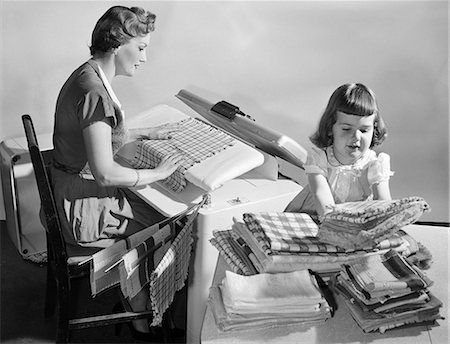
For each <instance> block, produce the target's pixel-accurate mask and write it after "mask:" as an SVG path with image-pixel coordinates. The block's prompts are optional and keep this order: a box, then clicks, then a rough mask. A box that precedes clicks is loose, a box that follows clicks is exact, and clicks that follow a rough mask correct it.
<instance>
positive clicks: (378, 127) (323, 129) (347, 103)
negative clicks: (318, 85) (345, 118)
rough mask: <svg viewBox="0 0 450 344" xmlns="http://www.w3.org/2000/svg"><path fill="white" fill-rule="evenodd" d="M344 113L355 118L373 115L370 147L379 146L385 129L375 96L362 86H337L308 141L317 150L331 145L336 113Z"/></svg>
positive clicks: (384, 134) (383, 138) (353, 84)
mask: <svg viewBox="0 0 450 344" xmlns="http://www.w3.org/2000/svg"><path fill="white" fill-rule="evenodd" d="M338 111H340V112H344V113H346V114H350V115H355V116H370V115H375V120H374V131H373V138H372V142H371V144H370V147H371V148H372V147H374V146H377V145H380V144H381V143H382V142H383V141H384V140H385V139H386V136H387V128H386V125H385V124H384V121H383V119H382V118H381V116H380V113H379V110H378V105H377V101H376V97H375V94H374V93H373V92H372V90H370V89H369V88H368V87H366V86H365V85H363V84H360V83H351V84H350V83H349V84H345V85H342V86H339V87H338V88H337V89H336V90H335V91H334V92H333V94H332V95H331V97H330V100H329V101H328V105H327V107H326V109H325V111H324V113H323V115H322V118H321V119H320V122H319V127H318V129H317V131H316V132H315V133H314V134H313V135H312V136H311V137H310V140H311V142H312V143H313V144H315V145H316V146H317V147H319V148H325V147H329V146H331V145H332V144H333V135H332V128H333V125H334V124H335V123H336V113H337V112H338Z"/></svg>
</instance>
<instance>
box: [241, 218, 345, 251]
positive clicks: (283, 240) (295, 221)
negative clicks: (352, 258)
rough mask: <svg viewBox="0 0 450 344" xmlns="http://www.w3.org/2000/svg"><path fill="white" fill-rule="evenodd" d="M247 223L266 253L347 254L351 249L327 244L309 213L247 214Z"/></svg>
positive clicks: (245, 219)
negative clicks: (322, 239) (318, 235)
mask: <svg viewBox="0 0 450 344" xmlns="http://www.w3.org/2000/svg"><path fill="white" fill-rule="evenodd" d="M243 220H244V223H245V224H246V226H247V228H248V229H249V230H250V231H251V232H252V234H253V235H254V236H255V238H256V239H257V240H258V242H259V244H260V245H261V249H263V250H264V252H265V253H266V254H269V255H270V254H277V253H281V252H288V253H295V252H305V253H314V252H317V253H345V252H347V250H345V249H343V248H341V247H337V246H334V245H329V244H326V243H325V242H322V241H320V240H319V238H318V237H317V233H318V231H319V227H318V225H317V224H316V223H315V222H314V221H313V220H312V218H311V217H310V216H309V215H308V214H304V213H280V212H261V213H245V214H244V215H243Z"/></svg>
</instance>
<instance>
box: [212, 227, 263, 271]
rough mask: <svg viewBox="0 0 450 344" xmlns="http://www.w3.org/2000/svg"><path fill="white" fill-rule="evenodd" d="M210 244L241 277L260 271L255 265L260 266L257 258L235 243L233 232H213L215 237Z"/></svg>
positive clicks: (248, 250)
mask: <svg viewBox="0 0 450 344" xmlns="http://www.w3.org/2000/svg"><path fill="white" fill-rule="evenodd" d="M209 242H210V243H211V244H212V245H213V246H214V247H215V248H216V249H217V250H218V251H219V253H220V255H221V256H222V257H223V258H224V259H225V261H226V263H227V264H228V266H229V267H230V268H231V270H232V271H233V272H235V273H237V274H239V275H246V276H250V275H254V274H257V273H258V271H257V269H256V268H255V265H258V264H259V263H258V262H257V258H256V257H255V256H254V254H253V252H252V251H251V250H250V248H248V249H247V250H246V249H245V248H244V246H243V245H242V244H239V243H238V242H236V241H235V238H234V237H233V233H232V231H231V230H220V231H218V230H217V231H213V237H212V238H211V239H210V240H209Z"/></svg>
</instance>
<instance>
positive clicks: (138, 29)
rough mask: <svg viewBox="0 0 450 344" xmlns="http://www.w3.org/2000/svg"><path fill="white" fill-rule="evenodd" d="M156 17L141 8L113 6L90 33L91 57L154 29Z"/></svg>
mask: <svg viewBox="0 0 450 344" xmlns="http://www.w3.org/2000/svg"><path fill="white" fill-rule="evenodd" d="M155 19H156V16H155V15H154V14H153V13H151V12H149V11H145V10H144V9H143V8H141V7H130V8H128V7H124V6H113V7H111V8H110V9H109V10H107V11H106V12H105V14H103V15H102V16H101V17H100V19H99V20H98V21H97V24H96V25H95V28H94V31H92V39H91V46H90V47H89V49H90V52H91V55H92V56H94V55H95V54H98V53H100V54H103V53H106V52H109V51H112V50H114V49H116V48H118V47H120V46H121V45H123V44H126V43H128V42H129V40H130V39H132V38H134V37H137V36H144V35H146V34H148V33H149V32H151V31H153V30H154V29H155Z"/></svg>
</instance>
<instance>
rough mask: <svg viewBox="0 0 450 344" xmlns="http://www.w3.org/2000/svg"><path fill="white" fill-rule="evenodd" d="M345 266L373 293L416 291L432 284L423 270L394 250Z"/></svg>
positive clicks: (348, 271)
mask: <svg viewBox="0 0 450 344" xmlns="http://www.w3.org/2000/svg"><path fill="white" fill-rule="evenodd" d="M345 268H346V271H347V274H351V276H349V277H352V278H353V279H354V281H355V282H356V283H357V284H358V285H359V286H360V287H361V288H362V289H364V290H365V291H367V292H368V293H370V294H371V295H372V294H376V293H377V292H378V293H383V292H384V293H387V292H389V291H396V290H409V291H416V290H421V289H424V288H428V287H429V286H430V285H431V284H432V281H431V280H430V279H429V278H427V277H426V275H425V274H424V273H423V272H421V271H420V270H419V269H418V268H415V267H414V266H412V265H410V264H409V263H408V262H407V261H406V260H405V259H404V258H403V257H401V256H400V255H399V254H398V253H397V252H395V251H394V250H389V251H388V252H386V253H384V254H382V255H373V256H369V257H363V258H360V259H357V260H355V261H353V262H352V263H350V264H348V265H347V266H346V267H345Z"/></svg>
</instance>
